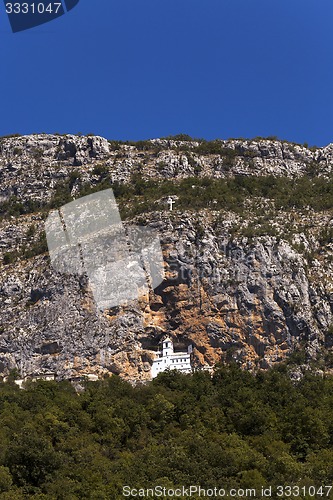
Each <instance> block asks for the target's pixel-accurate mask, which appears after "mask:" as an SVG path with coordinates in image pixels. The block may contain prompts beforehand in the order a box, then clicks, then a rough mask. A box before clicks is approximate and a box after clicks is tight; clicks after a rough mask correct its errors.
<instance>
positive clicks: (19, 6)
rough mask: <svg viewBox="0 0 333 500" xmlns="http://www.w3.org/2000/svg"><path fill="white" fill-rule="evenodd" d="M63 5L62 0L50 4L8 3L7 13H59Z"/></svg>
mask: <svg viewBox="0 0 333 500" xmlns="http://www.w3.org/2000/svg"><path fill="white" fill-rule="evenodd" d="M61 7H62V4H61V3H60V2H58V3H53V2H50V3H49V4H44V3H35V2H33V3H18V2H15V3H11V2H8V3H6V12H7V14H58V11H59V9H60V8H61Z"/></svg>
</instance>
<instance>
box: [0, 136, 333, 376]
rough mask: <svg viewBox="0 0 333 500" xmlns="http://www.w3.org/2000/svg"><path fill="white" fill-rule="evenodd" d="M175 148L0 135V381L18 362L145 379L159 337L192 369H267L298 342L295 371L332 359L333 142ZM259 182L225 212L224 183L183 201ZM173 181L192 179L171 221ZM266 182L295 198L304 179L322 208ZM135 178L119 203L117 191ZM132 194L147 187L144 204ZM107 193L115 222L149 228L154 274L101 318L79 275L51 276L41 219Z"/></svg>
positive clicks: (37, 368) (63, 372)
mask: <svg viewBox="0 0 333 500" xmlns="http://www.w3.org/2000/svg"><path fill="white" fill-rule="evenodd" d="M181 139H182V138H175V139H158V140H153V141H141V142H139V143H136V144H131V143H126V144H125V143H124V144H122V143H117V142H115V141H107V140H106V139H103V138H101V137H95V136H90V137H77V136H71V135H66V136H59V135H44V134H43V135H32V136H24V137H9V138H2V139H1V140H0V203H1V205H0V208H1V221H0V270H1V283H0V304H1V306H0V307H1V318H0V374H3V375H6V374H8V372H9V371H10V370H12V369H14V368H16V369H17V370H18V371H19V372H20V373H21V374H22V375H32V374H36V373H46V372H52V373H55V374H56V375H57V377H58V378H64V377H66V378H71V377H76V376H79V375H84V374H91V373H94V374H97V375H99V376H102V375H103V374H105V373H110V372H111V373H117V374H120V375H122V376H124V377H125V378H127V379H129V380H132V381H138V380H147V379H149V378H150V367H151V363H152V359H153V358H154V356H155V350H156V348H157V346H158V343H159V341H160V340H161V338H162V337H163V335H164V334H165V333H168V334H169V335H171V336H172V338H173V339H174V341H175V344H176V347H177V346H178V347H184V346H187V345H188V344H190V343H191V344H192V345H193V347H194V354H193V360H194V364H195V365H196V366H208V365H210V366H212V365H214V364H215V363H217V362H220V361H228V360H232V359H234V360H237V361H238V362H239V363H241V364H242V365H243V366H244V367H247V368H251V369H254V368H257V367H261V368H267V367H269V366H271V365H272V364H274V363H276V362H279V361H281V360H283V359H285V358H286V357H288V355H290V354H291V353H294V352H295V351H297V350H299V349H301V350H302V352H303V354H304V359H303V361H302V362H309V361H310V360H316V362H317V365H318V366H321V367H323V366H324V364H325V363H326V365H327V366H328V367H329V366H330V364H331V356H330V353H331V349H332V346H333V244H332V235H333V218H332V207H333V199H332V194H333V190H332V166H333V156H332V153H333V145H329V146H327V147H325V148H321V149H320V148H311V149H309V148H308V147H306V146H301V145H297V144H290V143H287V142H281V141H277V140H273V139H271V140H265V139H257V140H252V141H250V140H229V141H214V142H211V143H207V142H205V141H190V140H181ZM260 178H262V179H266V180H267V179H268V180H269V182H268V181H267V182H266V180H265V182H266V184H265V186H264V189H263V190H262V192H260V196H259V195H258V193H257V192H255V191H254V192H253V194H252V195H251V193H250V194H249V190H248V191H247V192H246V193H245V194H244V196H243V198H242V203H241V205H242V206H241V207H239V209H238V207H237V206H235V203H234V204H233V205H230V204H229V205H228V206H226V205H224V204H223V202H221V203H220V201H221V200H220V198H219V192H218V190H220V189H222V188H221V186H222V184H218V185H217V186H218V190H217V191H216V199H215V194H214V199H211V200H210V201H209V202H208V203H206V204H205V205H200V206H198V207H197V206H196V200H197V199H199V198H200V196H201V193H203V192H204V190H205V189H206V186H207V185H208V180H209V182H210V189H212V185H213V184H214V183H215V182H220V181H221V182H224V180H226V182H229V180H230V182H231V181H232V180H233V179H238V181H237V182H238V183H239V184H238V185H239V190H240V191H241V190H242V189H244V187H243V184H244V179H246V180H247V182H248V181H249V179H260ZM138 179H141V180H143V181H145V182H146V183H147V182H149V185H148V184H142V185H141V184H140V182H138ZM186 179H189V180H190V184H191V182H193V183H194V184H193V185H186V184H185V185H186V186H187V188H186V189H189V193H187V199H189V200H191V199H193V205H194V208H192V207H191V206H189V203H187V204H185V205H184V204H182V200H181V196H182V190H183V188H182V189H181V190H180V193H178V196H177V195H175V196H174V199H175V201H176V203H175V208H174V210H173V211H172V212H170V211H169V210H168V208H167V206H166V203H165V199H166V195H167V194H168V192H167V191H166V189H169V190H170V186H172V185H175V186H177V185H179V183H181V182H183V181H184V180H185V181H186ZM207 179H208V180H207ZM239 179H241V181H239ZM272 179H273V181H272ZM274 179H278V181H279V182H280V184H281V185H282V188H281V187H280V188H279V189H280V190H281V189H282V191H281V193H282V194H283V192H284V191H283V185H284V183H285V185H286V186H287V185H288V186H293V185H294V184H295V183H297V182H298V180H300V182H303V183H304V182H305V183H306V182H308V183H307V184H304V185H306V189H307V190H309V189H310V191H311V189H312V187H311V186H312V185H313V191H315V190H317V192H316V200H317V201H318V200H319V201H320V200H321V199H325V200H326V201H325V204H324V205H323V206H321V204H320V203H319V202H318V203H316V204H313V205H311V203H309V204H308V203H307V200H312V198H313V196H312V197H311V195H312V193H307V197H305V201H304V204H303V202H302V200H300V199H298V200H295V204H293V203H291V202H290V200H289V201H288V202H283V203H282V202H281V199H282V198H281V193H280V194H279V196H280V198H279V202H277V199H276V198H274V196H275V195H274V189H276V188H275V187H274ZM166 180H167V181H168V184H167V185H166V187H164V188H163V189H164V190H163V189H162V188H161V187H159V186H161V183H163V182H165V181H166ZM134 182H136V183H137V186H138V189H137V191H136V192H135V197H134V198H135V199H134V198H133V199H132V198H131V196H126V189H130V187H131V185H132V184H133V183H134ZM256 182H259V181H256ZM272 183H273V184H272ZM312 183H313V184H312ZM318 183H319V184H318ZM214 185H215V184H214ZM225 185H228V186H229V184H225ZM225 185H224V184H223V186H225ZM271 185H273V188H274V189H273V188H271V187H270V188H269V189H270V191H269V192H268V194H267V195H265V189H268V188H267V186H271ZM301 185H302V184H301ZM122 186H123V188H122ZM146 186H149V187H150V190H152V189H153V187H154V189H155V186H157V187H156V190H157V191H156V196H155V198H154V199H152V198H149V199H148V195H146V191H145V187H146ZM152 186H153V187H152ZM181 186H182V185H181ZM246 186H247V189H249V188H248V185H246ZM106 187H115V193H116V195H117V190H118V192H119V193H120V201H121V200H122V201H121V203H122V206H123V209H126V210H127V212H126V210H125V212H126V213H127V217H128V219H127V221H126V224H127V223H128V224H133V223H134V224H140V225H146V226H149V227H151V228H154V229H155V230H156V231H158V233H159V235H160V239H161V244H162V249H163V255H164V264H165V279H164V281H163V283H162V284H161V285H160V286H159V287H158V288H157V289H156V290H154V291H152V290H150V292H149V294H146V295H143V296H141V297H140V299H139V301H132V302H129V303H127V304H124V305H122V306H120V307H115V308H112V309H108V310H105V311H103V312H102V313H101V312H99V311H97V310H96V307H95V303H94V301H93V296H92V293H91V290H90V287H89V282H88V280H87V278H86V277H85V276H84V275H80V276H79V275H75V274H73V275H70V274H61V273H59V272H57V271H56V270H54V269H53V268H52V266H51V264H50V260H49V257H48V253H47V248H46V246H45V238H44V221H45V218H46V216H47V213H48V211H49V210H50V209H51V208H58V207H60V206H61V205H62V204H63V203H66V202H67V201H69V200H70V199H72V198H74V197H79V196H83V195H84V194H86V193H87V192H89V190H90V191H91V190H98V189H103V188H106ZM122 189H123V191H122ZM159 189H160V191H159ZM290 189H291V188H290ZM129 192H130V193H131V191H129ZM147 192H148V191H147ZM150 192H151V191H150ZM124 193H125V194H124ZM272 193H273V194H272ZM227 194H228V193H227V192H226V194H225V196H224V195H223V196H222V201H223V200H224V199H227ZM229 194H230V193H229ZM236 194H237V193H236ZM122 195H123V197H121V196H122ZM233 196H234V195H233V194H232V196H231V199H234V198H235V196H234V198H233ZM298 198H299V196H298ZM235 199H236V198H235ZM178 200H179V203H178ZM236 201H237V199H236ZM280 202H281V203H280ZM133 203H135V204H136V208H135V210H132V212H131V209H132V208H133ZM120 205H121V204H120ZM236 205H237V203H236ZM138 206H139V210H138V209H137V208H138ZM230 207H231V208H230ZM233 207H234V208H233ZM128 214H130V215H128Z"/></svg>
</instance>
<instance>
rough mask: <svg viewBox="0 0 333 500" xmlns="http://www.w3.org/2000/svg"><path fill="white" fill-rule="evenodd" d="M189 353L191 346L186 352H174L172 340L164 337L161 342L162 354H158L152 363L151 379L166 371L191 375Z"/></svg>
mask: <svg viewBox="0 0 333 500" xmlns="http://www.w3.org/2000/svg"><path fill="white" fill-rule="evenodd" d="M191 351H192V346H189V348H188V352H174V348H173V342H172V340H171V339H170V338H169V337H166V338H165V339H164V340H163V347H162V352H159V353H158V354H157V358H156V359H154V361H153V366H152V378H155V377H157V375H158V374H159V373H161V372H164V371H165V370H168V369H169V370H179V371H180V372H182V373H191V372H192V367H191Z"/></svg>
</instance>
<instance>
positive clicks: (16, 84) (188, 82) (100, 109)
mask: <svg viewBox="0 0 333 500" xmlns="http://www.w3.org/2000/svg"><path fill="white" fill-rule="evenodd" d="M332 21H333V3H332V0H320V2H318V0H311V1H309V0H292V1H290V0H251V1H250V0H205V1H203V0H169V1H162V0H142V1H139V0H80V3H79V4H78V6H77V7H75V8H74V9H73V10H72V11H71V12H70V13H68V14H66V15H65V16H63V17H61V18H59V19H57V20H55V21H52V22H50V23H48V24H46V25H43V26H40V27H37V28H34V29H32V30H29V31H26V32H22V33H16V34H12V33H11V31H10V27H9V22H8V19H7V17H6V15H5V11H4V5H3V4H2V3H1V4H0V36H1V37H2V44H1V47H2V64H1V73H2V74H1V79H0V88H1V95H2V103H1V119H0V135H7V134H11V133H15V132H18V133H22V134H27V133H34V132H60V133H66V132H68V133H78V132H81V133H83V134H86V133H91V132H93V133H95V134H99V135H102V136H105V137H107V138H109V139H122V140H126V139H128V140H139V139H146V138H152V137H160V136H166V135H171V134H177V133H187V134H190V135H191V136H194V137H203V138H206V139H215V138H223V139H227V138H229V137H254V136H259V135H260V136H268V135H277V136H278V137H280V138H282V139H288V140H291V141H295V142H301V143H303V142H305V141H306V142H308V143H309V144H310V145H313V144H316V145H319V146H322V145H326V144H328V143H329V142H333V128H332V115H333V97H332V95H333V64H332V63H333V29H332Z"/></svg>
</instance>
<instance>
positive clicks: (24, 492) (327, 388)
mask: <svg viewBox="0 0 333 500" xmlns="http://www.w3.org/2000/svg"><path fill="white" fill-rule="evenodd" d="M332 417H333V379H332V378H330V377H326V378H321V377H318V376H314V375H310V374H309V375H307V376H305V378H304V379H303V380H302V381H300V382H298V383H297V384H293V383H292V382H291V380H290V378H289V376H288V374H287V367H286V366H280V367H279V368H276V369H273V370H270V371H268V372H265V373H261V372H260V373H258V374H257V375H256V376H255V375H252V374H250V373H248V372H243V371H241V370H240V369H239V368H238V367H237V366H233V365H232V366H229V367H221V368H219V369H218V370H217V371H216V372H215V375H214V377H213V378H210V376H209V375H208V374H207V373H202V372H201V373H200V372H198V373H195V374H194V375H193V376H189V375H181V374H179V373H177V372H165V373H164V374H161V375H160V376H159V377H158V378H157V379H155V380H154V381H153V382H152V383H151V384H148V385H146V386H139V387H136V388H133V387H132V386H130V385H129V384H127V383H126V382H124V381H122V380H121V379H119V378H118V377H112V378H109V379H106V380H104V381H100V382H96V383H87V385H86V390H85V392H84V393H81V394H79V395H78V394H76V393H75V392H74V390H73V388H72V387H71V385H70V384H69V383H67V382H62V383H55V382H41V381H40V382H33V383H30V385H28V386H27V388H26V390H23V391H21V390H19V389H18V388H17V387H16V386H15V385H14V384H13V383H6V384H0V439H1V448H0V498H6V499H14V498H15V499H21V498H22V499H25V498H38V499H59V500H61V499H63V500H70V499H73V500H74V499H119V498H122V495H121V492H122V487H123V485H130V486H132V487H146V488H147V487H153V486H154V485H162V486H168V487H176V486H182V485H185V486H186V485H187V486H188V485H192V484H193V485H197V484H199V485H201V486H202V487H205V488H208V487H214V486H217V487H221V488H222V487H223V488H238V487H243V488H259V487H261V486H262V485H296V484H297V485H300V486H303V485H304V486H308V485H318V486H320V485H329V484H332V480H333V467H332V464H333V424H332V422H333V418H332ZM6 492H7V493H6ZM255 498H258V497H255ZM273 498H275V497H273ZM295 498H298V497H295ZM303 498H310V497H303ZM329 498H333V496H332V495H331V496H330V497H329Z"/></svg>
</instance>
